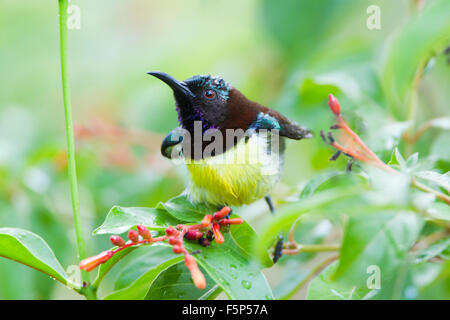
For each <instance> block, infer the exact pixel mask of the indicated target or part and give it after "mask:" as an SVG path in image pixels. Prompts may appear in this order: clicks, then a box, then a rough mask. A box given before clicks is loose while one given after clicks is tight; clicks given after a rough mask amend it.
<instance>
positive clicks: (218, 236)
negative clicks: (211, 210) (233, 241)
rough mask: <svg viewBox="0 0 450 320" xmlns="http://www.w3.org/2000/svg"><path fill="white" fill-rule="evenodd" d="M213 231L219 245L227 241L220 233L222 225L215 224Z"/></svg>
mask: <svg viewBox="0 0 450 320" xmlns="http://www.w3.org/2000/svg"><path fill="white" fill-rule="evenodd" d="M212 230H213V232H214V238H215V239H216V242H217V243H218V244H222V243H223V242H224V241H225V239H224V238H223V235H222V233H221V232H220V225H219V224H218V223H215V222H214V223H213V227H212Z"/></svg>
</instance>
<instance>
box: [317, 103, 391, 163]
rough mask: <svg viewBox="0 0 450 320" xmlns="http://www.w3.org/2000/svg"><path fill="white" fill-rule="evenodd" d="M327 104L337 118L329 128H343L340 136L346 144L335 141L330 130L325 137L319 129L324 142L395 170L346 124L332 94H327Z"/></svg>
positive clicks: (333, 157)
mask: <svg viewBox="0 0 450 320" xmlns="http://www.w3.org/2000/svg"><path fill="white" fill-rule="evenodd" d="M328 106H329V107H330V110H331V112H333V114H334V115H335V116H336V118H337V124H335V125H333V126H331V129H342V130H343V133H345V134H343V135H341V137H340V138H341V139H345V142H346V143H345V144H346V145H345V146H343V145H341V144H339V143H338V142H336V141H335V139H334V137H333V135H332V134H331V132H328V136H327V137H325V133H324V132H323V131H321V132H320V135H321V137H322V139H323V140H324V142H325V143H327V144H329V145H330V146H332V147H333V148H335V149H337V150H338V151H341V152H342V153H344V154H345V155H347V156H349V157H351V158H354V159H357V160H360V161H362V162H366V163H369V164H372V165H375V166H377V167H380V168H382V169H384V170H387V171H390V172H396V171H395V170H394V169H392V168H391V167H389V166H388V165H386V164H385V163H384V162H383V161H381V160H380V158H378V157H377V155H376V154H375V153H374V152H373V151H372V150H371V149H370V148H369V147H367V146H366V144H365V143H364V142H363V141H362V140H361V138H360V137H359V136H358V135H357V134H356V133H355V132H354V131H353V130H352V129H351V128H350V127H349V126H348V125H347V123H346V122H345V120H344V119H343V118H342V116H341V107H340V105H339V101H338V100H337V99H336V98H335V97H334V96H333V95H332V94H330V95H329V96H328ZM339 155H340V153H336V154H335V155H333V156H332V157H331V160H336V159H337V157H338V156H339Z"/></svg>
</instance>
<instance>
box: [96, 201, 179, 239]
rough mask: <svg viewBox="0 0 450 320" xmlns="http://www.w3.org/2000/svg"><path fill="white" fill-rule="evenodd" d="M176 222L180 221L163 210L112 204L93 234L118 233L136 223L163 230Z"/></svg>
mask: <svg viewBox="0 0 450 320" xmlns="http://www.w3.org/2000/svg"><path fill="white" fill-rule="evenodd" d="M178 223H180V221H179V220H176V219H174V218H173V217H172V216H171V215H169V214H168V213H167V212H166V211H165V210H161V209H157V208H139V207H131V208H126V207H119V206H114V207H112V208H111V210H110V211H109V212H108V215H107V216H106V219H105V221H104V222H103V224H102V225H101V226H100V227H98V228H97V229H95V230H94V232H93V234H111V233H114V234H119V233H122V232H125V231H127V230H129V229H130V228H132V227H134V226H136V225H138V224H142V225H144V226H146V227H148V228H149V229H153V230H164V229H165V228H166V227H168V226H171V225H177V224H178Z"/></svg>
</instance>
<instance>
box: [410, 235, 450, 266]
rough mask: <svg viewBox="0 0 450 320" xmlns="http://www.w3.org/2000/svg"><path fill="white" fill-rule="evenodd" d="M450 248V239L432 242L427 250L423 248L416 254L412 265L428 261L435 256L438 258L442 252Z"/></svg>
mask: <svg viewBox="0 0 450 320" xmlns="http://www.w3.org/2000/svg"><path fill="white" fill-rule="evenodd" d="M449 248H450V238H447V239H441V240H439V241H436V242H434V243H433V244H431V245H430V246H429V247H428V248H425V249H423V250H421V251H419V252H417V253H416V254H415V255H416V258H415V259H414V263H421V262H425V261H428V260H430V259H432V258H434V257H436V256H439V255H440V254H442V253H443V252H444V251H446V250H449Z"/></svg>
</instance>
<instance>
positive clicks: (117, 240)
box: [109, 236, 125, 247]
mask: <svg viewBox="0 0 450 320" xmlns="http://www.w3.org/2000/svg"><path fill="white" fill-rule="evenodd" d="M109 240H110V241H111V243H112V244H113V245H115V246H118V247H122V246H124V245H125V240H123V239H122V238H121V237H119V236H111V237H110V238H109Z"/></svg>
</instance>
